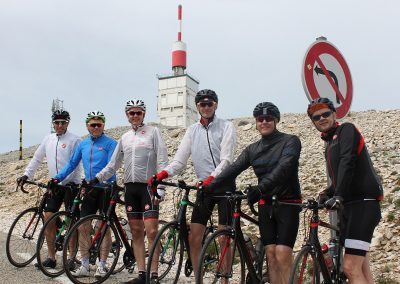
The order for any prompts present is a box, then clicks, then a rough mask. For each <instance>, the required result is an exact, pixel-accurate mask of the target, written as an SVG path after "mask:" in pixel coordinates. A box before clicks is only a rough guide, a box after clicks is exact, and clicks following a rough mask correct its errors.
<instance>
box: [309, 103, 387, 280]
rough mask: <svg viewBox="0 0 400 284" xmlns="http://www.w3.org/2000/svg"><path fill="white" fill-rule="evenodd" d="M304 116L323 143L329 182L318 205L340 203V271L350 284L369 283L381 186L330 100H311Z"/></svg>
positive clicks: (353, 131)
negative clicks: (341, 247) (310, 122)
mask: <svg viewBox="0 0 400 284" xmlns="http://www.w3.org/2000/svg"><path fill="white" fill-rule="evenodd" d="M307 114H308V116H309V117H310V118H311V121H312V123H313V124H314V126H315V128H316V129H317V130H318V131H320V132H321V138H322V139H323V140H324V141H326V149H325V158H326V162H327V165H328V166H327V169H328V175H329V178H330V180H331V181H332V184H331V185H330V186H329V187H328V188H327V189H326V190H324V191H323V192H321V193H320V202H326V205H327V206H328V207H330V208H333V207H335V206H336V205H337V204H343V211H342V214H341V216H340V217H341V222H340V223H341V225H342V226H341V230H342V234H341V238H342V240H341V241H342V243H343V244H344V247H345V255H344V261H343V265H344V272H345V274H346V276H347V278H348V279H349V282H350V283H373V278H372V274H371V270H370V265H369V255H368V251H369V247H370V244H371V240H372V235H373V232H374V230H375V227H376V226H377V225H378V223H379V221H380V219H381V210H380V203H379V201H380V200H382V199H383V189H382V184H381V182H380V180H379V178H378V176H377V174H376V172H375V170H374V168H373V165H372V161H371V159H370V156H369V153H368V150H367V148H366V146H365V142H364V138H363V136H362V135H361V133H360V131H359V130H358V129H357V128H356V127H355V126H354V125H353V124H351V123H343V124H341V125H340V124H339V123H338V122H337V121H336V109H335V106H334V105H333V103H332V101H330V100H329V99H327V98H318V99H316V100H313V101H312V102H311V103H310V104H309V105H308V108H307ZM328 198H330V199H328Z"/></svg>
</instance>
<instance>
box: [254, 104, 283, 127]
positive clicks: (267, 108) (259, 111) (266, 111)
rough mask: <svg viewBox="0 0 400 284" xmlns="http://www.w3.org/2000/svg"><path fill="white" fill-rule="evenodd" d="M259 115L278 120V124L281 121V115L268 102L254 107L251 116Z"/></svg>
mask: <svg viewBox="0 0 400 284" xmlns="http://www.w3.org/2000/svg"><path fill="white" fill-rule="evenodd" d="M260 115H272V116H273V117H276V119H278V122H279V121H280V120H281V113H280V112H279V109H278V108H277V106H276V105H274V104H273V103H270V102H262V103H259V104H258V105H256V107H255V108H254V110H253V116H254V117H257V116H260Z"/></svg>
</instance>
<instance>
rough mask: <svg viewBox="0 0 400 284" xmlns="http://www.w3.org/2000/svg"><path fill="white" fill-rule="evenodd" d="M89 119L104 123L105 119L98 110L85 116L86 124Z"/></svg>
mask: <svg viewBox="0 0 400 284" xmlns="http://www.w3.org/2000/svg"><path fill="white" fill-rule="evenodd" d="M91 119H101V120H102V121H103V122H106V117H105V116H104V113H102V112H101V111H98V110H95V111H91V112H89V113H88V114H87V116H86V123H88V122H89V120H91Z"/></svg>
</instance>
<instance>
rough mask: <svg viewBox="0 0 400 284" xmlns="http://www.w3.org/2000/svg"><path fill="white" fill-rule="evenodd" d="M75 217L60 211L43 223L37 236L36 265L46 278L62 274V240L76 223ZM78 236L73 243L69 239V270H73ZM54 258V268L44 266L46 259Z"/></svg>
mask: <svg viewBox="0 0 400 284" xmlns="http://www.w3.org/2000/svg"><path fill="white" fill-rule="evenodd" d="M76 221H77V217H75V216H73V215H72V214H70V213H69V212H66V211H60V212H57V213H55V214H54V215H53V216H51V217H50V219H48V220H47V221H46V223H44V225H43V228H42V230H41V232H40V234H39V239H38V243H37V257H36V259H37V263H38V267H39V269H40V270H41V271H42V272H43V273H44V274H45V275H46V276H48V277H57V276H60V275H61V274H63V273H64V266H63V261H62V251H63V248H64V239H65V236H66V235H67V233H68V231H69V230H70V229H71V228H72V226H73V225H74V224H75V223H76ZM77 238H78V236H77V235H75V238H74V239H75V241H74V240H72V239H71V242H70V243H71V245H70V247H68V248H67V249H68V251H69V259H70V260H71V261H70V264H69V267H70V269H72V270H73V269H74V268H75V265H76V262H75V261H74V259H75V255H76V252H77V246H78V242H77ZM50 256H51V258H53V257H55V260H56V263H55V265H54V267H50V266H49V265H45V264H44V263H43V261H45V260H46V259H47V258H48V257H50Z"/></svg>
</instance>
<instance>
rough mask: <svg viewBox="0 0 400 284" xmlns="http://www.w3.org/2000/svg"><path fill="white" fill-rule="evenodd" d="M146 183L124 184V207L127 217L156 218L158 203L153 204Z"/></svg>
mask: <svg viewBox="0 0 400 284" xmlns="http://www.w3.org/2000/svg"><path fill="white" fill-rule="evenodd" d="M153 201H154V197H153V198H152V196H151V195H150V192H149V189H148V186H147V183H139V182H128V183H126V184H125V209H126V214H127V215H128V219H130V220H132V219H136V220H137V219H141V220H143V219H145V220H146V219H158V216H159V205H156V204H154V202H153Z"/></svg>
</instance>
